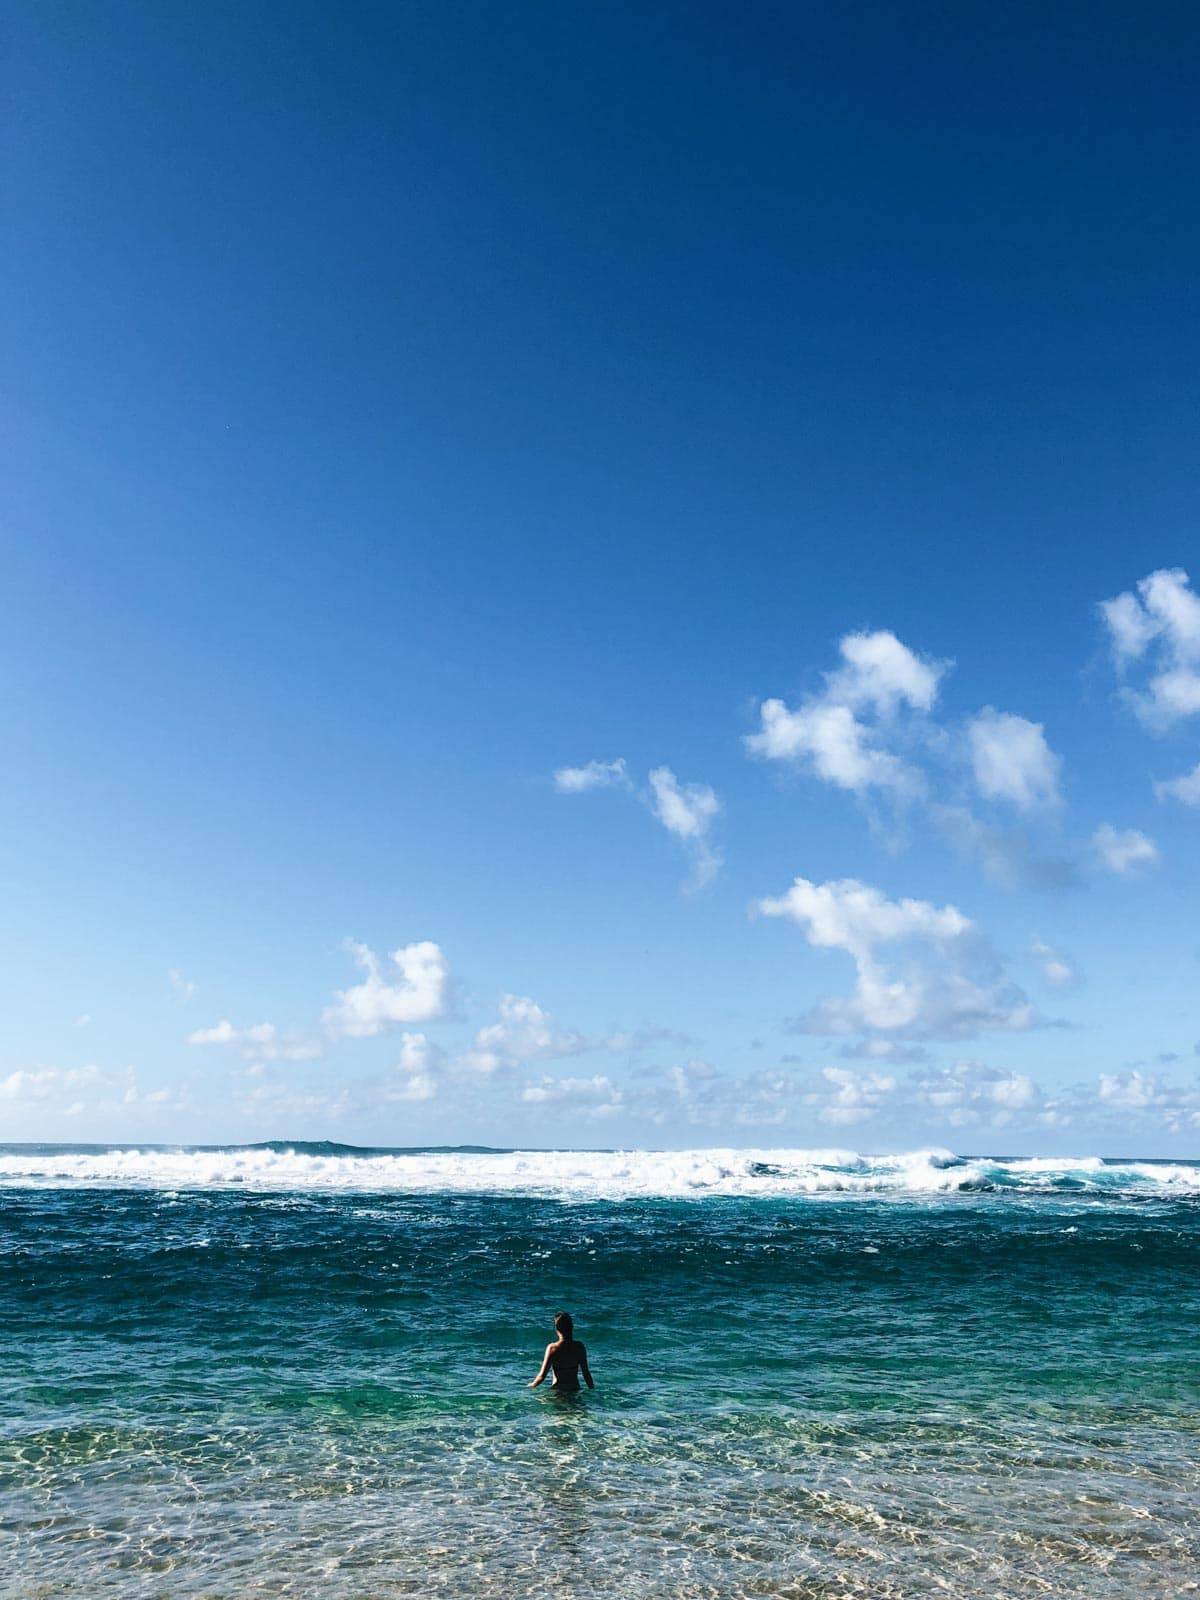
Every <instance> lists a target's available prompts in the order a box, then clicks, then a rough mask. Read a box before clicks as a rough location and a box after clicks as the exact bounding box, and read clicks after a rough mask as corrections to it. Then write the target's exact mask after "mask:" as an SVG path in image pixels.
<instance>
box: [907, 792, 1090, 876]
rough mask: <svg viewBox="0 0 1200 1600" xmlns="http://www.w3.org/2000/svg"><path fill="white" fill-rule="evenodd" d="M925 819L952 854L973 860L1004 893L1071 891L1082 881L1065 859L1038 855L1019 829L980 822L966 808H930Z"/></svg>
mask: <svg viewBox="0 0 1200 1600" xmlns="http://www.w3.org/2000/svg"><path fill="white" fill-rule="evenodd" d="M929 815H930V818H931V819H932V821H933V824H934V826H935V827H936V828H937V829H938V831H939V832H940V833H941V834H942V836H943V837H944V838H945V839H947V840H948V841H949V842H950V844H952V845H953V846H954V848H955V849H956V850H958V851H959V852H960V853H961V854H963V855H965V856H970V857H973V858H974V859H975V860H976V861H978V862H979V865H980V866H981V867H982V868H983V871H984V873H985V875H986V876H987V877H989V878H990V879H991V880H992V881H993V882H994V883H999V884H1001V885H1003V887H1004V888H1006V889H1016V888H1028V889H1043V890H1061V889H1074V888H1077V887H1078V886H1079V884H1080V883H1081V881H1082V879H1081V875H1080V871H1079V868H1078V866H1077V865H1076V863H1075V862H1074V861H1073V860H1072V859H1071V858H1070V857H1069V856H1065V855H1046V854H1042V853H1040V852H1039V851H1038V849H1037V848H1036V846H1035V845H1034V843H1033V841H1032V840H1031V838H1030V837H1029V835H1028V833H1026V831H1025V830H1024V829H1023V828H1019V827H1017V828H1000V827H996V826H994V825H993V824H992V823H988V822H981V821H980V820H979V818H978V817H976V816H974V815H973V814H972V813H971V811H969V810H968V809H967V807H966V806H942V805H935V806H930V808H929Z"/></svg>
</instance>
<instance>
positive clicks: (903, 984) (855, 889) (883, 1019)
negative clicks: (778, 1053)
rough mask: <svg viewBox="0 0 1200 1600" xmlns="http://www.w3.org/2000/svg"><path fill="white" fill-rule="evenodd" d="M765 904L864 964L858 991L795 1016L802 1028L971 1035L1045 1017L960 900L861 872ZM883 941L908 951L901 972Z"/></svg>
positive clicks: (820, 943) (902, 953) (803, 886)
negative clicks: (899, 890)
mask: <svg viewBox="0 0 1200 1600" xmlns="http://www.w3.org/2000/svg"><path fill="white" fill-rule="evenodd" d="M758 910H759V911H761V912H762V913H763V915H764V916H769V917H788V918H790V919H791V920H792V921H793V922H795V923H797V924H798V925H799V926H800V928H802V929H803V931H804V934H805V937H806V938H807V940H808V942H809V944H810V945H813V946H814V947H816V948H819V949H830V950H843V951H845V952H846V954H847V955H849V956H851V957H852V958H853V960H854V964H855V967H856V969H857V974H858V978H857V983H856V985H855V989H854V994H853V996H852V997H850V998H848V999H832V1000H826V1001H824V1002H822V1003H821V1005H819V1006H818V1007H816V1009H815V1010H813V1011H812V1012H810V1013H808V1014H807V1015H806V1016H804V1017H801V1018H799V1019H796V1020H795V1021H794V1022H793V1023H792V1026H793V1028H794V1029H795V1030H796V1031H797V1032H803V1033H819V1034H848V1033H860V1032H865V1033H871V1032H880V1033H892V1034H901V1035H904V1036H907V1037H910V1038H965V1037H969V1036H970V1035H971V1034H974V1033H978V1032H981V1031H985V1030H1014V1029H1025V1028H1030V1027H1033V1026H1034V1025H1035V1023H1036V1020H1037V1019H1036V1017H1035V1015H1034V1012H1033V1009H1032V1007H1031V1006H1030V1005H1029V1003H1028V1001H1027V1000H1026V998H1025V996H1024V995H1023V994H1022V992H1021V991H1020V989H1018V988H1017V986H1016V985H1015V984H1014V983H1012V982H1011V980H1009V979H1008V978H1007V976H1006V975H1005V973H1004V971H1003V969H1002V968H1001V966H1000V963H999V961H998V960H997V958H996V957H995V956H994V954H993V953H992V952H991V951H990V949H989V948H988V946H987V944H986V941H984V940H983V939H982V938H981V937H980V936H979V934H978V932H977V930H976V929H975V927H974V924H973V923H972V922H971V921H970V920H969V919H968V918H967V917H965V916H963V914H962V913H961V912H960V911H959V910H957V908H956V907H954V906H941V907H938V906H934V905H932V904H930V902H929V901H927V900H899V901H897V900H889V899H887V898H886V896H884V895H883V894H881V893H880V891H879V890H878V889H873V888H871V887H869V886H868V885H867V884H864V883H860V882H858V880H857V879H854V878H843V879H839V880H836V881H833V882H829V883H823V884H816V883H812V882H810V881H809V879H807V878H797V879H796V880H795V882H794V883H793V884H792V887H791V888H790V889H789V890H788V891H787V893H786V894H785V895H782V896H780V897H779V898H777V899H765V900H761V901H759V903H758ZM881 947H892V948H893V949H894V951H895V952H896V955H897V956H898V957H903V958H906V959H905V962H904V970H903V971H902V972H901V973H897V972H896V970H895V962H893V964H892V966H890V967H889V966H887V965H885V964H884V963H883V962H882V961H881V960H880V958H879V954H878V952H879V949H880V948H881Z"/></svg>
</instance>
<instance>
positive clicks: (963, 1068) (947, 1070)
mask: <svg viewBox="0 0 1200 1600" xmlns="http://www.w3.org/2000/svg"><path fill="white" fill-rule="evenodd" d="M907 1097H908V1099H909V1100H910V1101H911V1103H912V1105H913V1106H914V1107H915V1108H918V1109H919V1108H924V1109H925V1110H926V1111H927V1112H933V1113H934V1114H935V1116H936V1117H938V1118H939V1119H941V1120H943V1121H945V1122H948V1123H949V1124H950V1125H951V1126H952V1127H967V1126H969V1125H971V1124H974V1123H981V1122H982V1123H987V1124H989V1125H990V1126H991V1127H993V1128H1002V1127H1004V1126H1006V1125H1007V1124H1008V1123H1009V1122H1010V1121H1011V1120H1012V1119H1013V1114H1014V1113H1017V1112H1020V1113H1024V1114H1025V1115H1024V1118H1023V1120H1025V1121H1028V1120H1029V1118H1030V1116H1031V1115H1034V1114H1038V1115H1040V1113H1041V1111H1042V1107H1043V1102H1044V1096H1043V1093H1042V1091H1041V1089H1040V1088H1039V1087H1038V1085H1037V1084H1035V1083H1034V1081H1033V1079H1032V1078H1029V1077H1027V1076H1026V1075H1025V1074H1024V1073H1020V1072H1005V1071H1003V1070H1001V1069H1000V1068H997V1067H988V1066H985V1065H984V1064H983V1063H982V1062H980V1061H957V1062H955V1063H954V1065H953V1066H949V1067H934V1068H931V1069H930V1070H929V1071H927V1072H924V1073H920V1074H917V1075H915V1076H914V1077H913V1079H912V1080H911V1082H910V1083H909V1085H908V1086H907Z"/></svg>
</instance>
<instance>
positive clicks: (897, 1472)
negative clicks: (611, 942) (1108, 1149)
mask: <svg viewBox="0 0 1200 1600" xmlns="http://www.w3.org/2000/svg"><path fill="white" fill-rule="evenodd" d="M560 1307H566V1308H568V1309H570V1310H571V1311H572V1312H573V1313H574V1314H575V1317H576V1322H577V1331H578V1333H579V1335H580V1336H581V1337H582V1338H583V1339H584V1340H585V1341H586V1342H587V1345H588V1348H589V1353H590V1356H591V1362H592V1368H593V1371H594V1373H595V1376H596V1380H597V1385H598V1387H597V1389H596V1391H595V1392H594V1393H585V1394H584V1395H582V1396H578V1397H558V1396H555V1395H553V1394H552V1393H551V1392H549V1391H548V1390H545V1389H543V1390H538V1391H537V1392H536V1393H535V1392H531V1391H530V1390H529V1389H527V1388H526V1387H525V1385H526V1383H527V1381H528V1379H529V1378H531V1377H532V1376H533V1374H534V1372H535V1371H536V1368H537V1365H538V1361H539V1359H540V1356H541V1352H542V1349H543V1347H544V1345H545V1343H546V1342H547V1340H548V1338H549V1337H550V1319H551V1316H552V1314H553V1312H554V1311H555V1310H557V1309H559V1308H560ZM1198 1327H1200V1164H1196V1163H1174V1164H1168V1163H1155V1162H1144V1161H1125V1162H1101V1161H1097V1160H1080V1161H1061V1162H1051V1161H1022V1160H1016V1159H1005V1160H1001V1159H987V1160H985V1159H966V1160H964V1159H960V1158H957V1157H954V1156H951V1155H950V1154H949V1153H947V1152H919V1153H914V1154H912V1155H909V1156H904V1157H893V1158H878V1159H870V1158H862V1157H858V1156H856V1155H854V1154H852V1153H850V1152H845V1151H835V1150H829V1151H811V1152H799V1151H758V1152H746V1151H695V1152H687V1153H683V1154H653V1153H645V1152H642V1153H636V1152H635V1153H620V1154H617V1153H591V1154H587V1153H574V1152H489V1151H440V1152H439V1151H411V1152H387V1151H371V1152H355V1151H352V1150H348V1149H345V1148H342V1147H335V1146H311V1145H309V1146H305V1145H295V1146H285V1145H270V1146H261V1147H256V1148H252V1149H239V1150H233V1149H218V1150H194V1151H179V1150H173V1151H172V1150H165V1149H163V1150H139V1151H131V1150H110V1149H99V1148H86V1147H74V1148H72V1149H65V1148H52V1147H29V1146H25V1147H16V1146H8V1147H0V1393H2V1396H3V1403H2V1406H0V1540H2V1541H3V1543H2V1545H0V1549H2V1550H3V1553H4V1557H5V1559H4V1560H3V1561H0V1596H2V1597H4V1600H9V1597H14V1600H15V1597H18V1596H19V1597H21V1600H33V1597H39V1600H42V1597H48V1596H59V1595H64V1596H65V1595H71V1596H86V1597H87V1600H102V1597H105V1596H117V1595H119V1596H122V1597H134V1596H164V1597H172V1600H175V1597H181V1600H187V1597H193V1596H195V1597H200V1596H203V1597H206V1600H215V1597H228V1600H235V1597H236V1600H241V1597H243V1596H276V1595H278V1596H284V1595H288V1596H301V1595H303V1596H310V1595H311V1596H317V1595H320V1596H326V1595H336V1596H339V1597H342V1596H346V1597H364V1600H366V1597H370V1600H383V1597H388V1596H400V1595H413V1596H436V1595H454V1596H472V1597H473V1596H488V1595H492V1596H522V1597H524V1596H547V1597H548V1596H555V1597H561V1596H565V1595H571V1596H573V1597H589V1596H621V1597H625V1600H638V1597H642V1596H655V1597H664V1596H697V1597H699V1596H712V1597H721V1600H732V1597H738V1596H780V1597H796V1600H800V1597H804V1600H810V1597H811V1600H816V1597H834V1596H838V1597H850V1596H863V1597H870V1600H887V1597H891V1596H896V1597H900V1596H903V1597H918V1596H921V1597H924V1596H939V1597H946V1596H963V1597H971V1600H978V1597H984V1596H986V1597H998V1600H1002V1597H1014V1600H1015V1597H1018V1596H1019V1597H1025V1596H1031V1597H1032V1596H1054V1597H1062V1596H1087V1597H1089V1600H1105V1597H1108V1596H1113V1597H1116V1596H1120V1597H1121V1600H1129V1597H1131V1596H1162V1597H1164V1600H1165V1597H1172V1600H1174V1597H1177V1596H1183V1595H1188V1594H1200V1509H1198V1508H1200V1353H1198V1352H1200V1347H1198V1342H1197V1328H1198Z"/></svg>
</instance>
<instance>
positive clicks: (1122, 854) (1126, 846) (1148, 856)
mask: <svg viewBox="0 0 1200 1600" xmlns="http://www.w3.org/2000/svg"><path fill="white" fill-rule="evenodd" d="M1092 848H1093V849H1094V850H1095V852H1096V855H1097V856H1098V857H1099V860H1100V863H1101V865H1102V866H1105V867H1107V869H1108V870H1109V872H1119V873H1126V872H1132V871H1134V869H1135V868H1137V867H1152V866H1155V865H1156V864H1157V862H1158V860H1159V854H1158V846H1157V845H1156V844H1155V842H1154V840H1153V839H1148V838H1147V837H1146V835H1145V834H1144V833H1139V832H1138V830H1137V829H1136V828H1125V829H1117V828H1114V827H1112V826H1111V824H1109V823H1107V822H1105V823H1102V824H1101V825H1100V827H1098V828H1097V829H1096V831H1095V833H1094V834H1093V835H1092Z"/></svg>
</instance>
